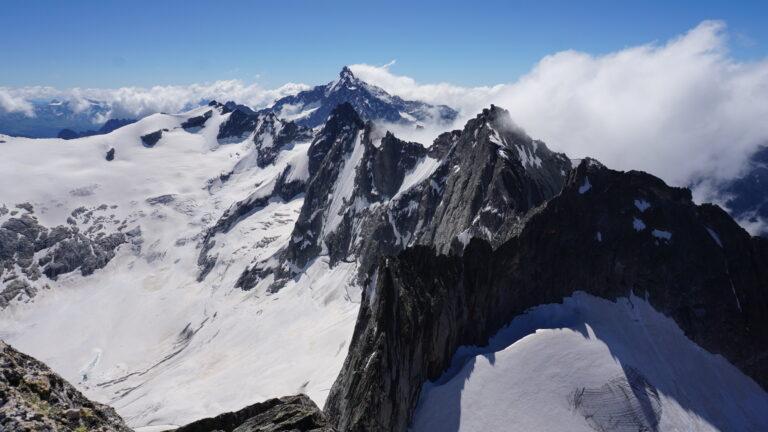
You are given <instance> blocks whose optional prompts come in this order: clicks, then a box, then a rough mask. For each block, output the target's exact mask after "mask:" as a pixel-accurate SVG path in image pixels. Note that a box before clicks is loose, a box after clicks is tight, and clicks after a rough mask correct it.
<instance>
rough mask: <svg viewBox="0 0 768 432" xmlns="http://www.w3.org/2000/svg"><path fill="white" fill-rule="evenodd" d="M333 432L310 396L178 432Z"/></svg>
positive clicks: (223, 416) (272, 402) (264, 405)
mask: <svg viewBox="0 0 768 432" xmlns="http://www.w3.org/2000/svg"><path fill="white" fill-rule="evenodd" d="M217 431H220V432H273V431H275V432H276V431H296V432H333V431H334V429H333V428H332V427H330V426H329V425H328V419H327V418H326V417H325V414H323V412H322V411H320V409H319V408H318V407H317V405H315V403H314V402H312V400H311V399H310V398H308V397H307V396H306V395H303V394H300V395H296V396H286V397H282V398H279V399H270V400H267V401H264V402H260V403H257V404H253V405H250V406H248V407H245V408H243V409H241V410H239V411H237V412H230V413H224V414H221V415H218V416H216V417H213V418H206V419H202V420H198V421H196V422H193V423H190V424H188V425H186V426H182V427H180V428H178V429H176V430H175V431H174V432H217Z"/></svg>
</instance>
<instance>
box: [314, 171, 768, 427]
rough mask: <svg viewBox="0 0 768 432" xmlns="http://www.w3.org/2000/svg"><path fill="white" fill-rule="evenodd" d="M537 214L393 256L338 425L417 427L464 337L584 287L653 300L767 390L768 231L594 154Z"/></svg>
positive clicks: (368, 300)
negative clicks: (496, 233)
mask: <svg viewBox="0 0 768 432" xmlns="http://www.w3.org/2000/svg"><path fill="white" fill-rule="evenodd" d="M525 219H526V220H525V221H523V224H522V229H521V232H520V234H519V235H518V236H515V237H513V238H512V239H510V240H509V241H507V242H506V243H504V244H502V245H501V246H499V247H498V248H496V249H494V248H492V247H491V245H489V244H488V243H486V242H485V241H480V240H477V239H475V240H472V241H471V242H470V243H469V245H468V247H467V248H466V249H465V250H464V253H463V254H462V255H453V256H445V255H439V254H437V253H436V251H435V250H434V248H431V247H413V248H409V249H406V250H405V251H403V252H402V253H400V254H398V255H397V256H396V257H387V258H384V259H383V260H382V264H381V265H380V266H379V268H378V271H377V273H375V274H374V277H373V278H372V279H371V281H370V284H369V289H368V290H366V293H365V295H364V297H363V301H362V304H361V308H360V313H359V316H358V321H357V325H356V328H355V332H354V335H353V339H352V343H351V346H350V351H349V355H348V357H347V359H346V360H345V364H344V367H343V368H342V371H341V373H340V374H339V378H338V379H337V381H336V383H335V384H334V386H333V388H332V389H331V393H330V394H329V397H328V400H327V402H326V406H325V411H326V414H328V416H329V418H330V419H331V422H332V424H333V425H334V426H335V427H336V428H337V429H339V430H343V431H405V430H406V429H407V427H408V425H409V422H410V420H411V418H412V415H413V410H414V408H415V407H416V404H417V402H418V400H419V394H420V390H421V387H422V384H423V383H424V382H426V381H427V380H430V381H433V380H435V379H437V378H438V377H439V376H440V375H441V374H442V373H443V371H445V370H446V368H448V366H449V365H450V361H451V358H452V356H453V354H454V353H455V352H456V350H457V348H458V347H459V346H461V345H477V346H483V345H485V344H487V343H488V338H489V336H491V335H493V334H494V333H496V332H497V331H498V330H499V329H500V328H501V327H502V326H504V325H505V324H506V323H508V322H510V321H511V320H512V319H513V318H514V317H515V316H517V315H520V314H522V313H524V312H525V311H526V310H527V309H528V308H531V307H533V306H536V305H540V304H547V303H558V302H560V301H562V299H563V298H564V297H567V296H570V295H572V294H573V293H574V292H576V291H584V292H587V293H589V294H592V295H595V296H599V297H603V298H607V299H616V298H619V297H629V296H630V295H632V294H634V295H636V296H640V297H643V298H645V299H646V300H647V301H648V302H649V303H650V304H651V305H652V306H653V307H654V308H655V309H656V310H657V311H659V312H661V313H663V314H665V315H666V316H668V317H670V318H672V319H673V320H674V321H675V322H676V323H677V325H678V326H679V327H680V328H681V329H682V330H683V331H684V332H685V334H686V336H687V337H688V338H689V339H691V340H692V341H694V342H695V343H697V344H698V345H699V346H701V347H703V348H704V349H706V350H708V351H710V352H713V353H717V354H721V355H722V356H723V357H725V358H726V359H727V360H728V361H730V362H731V363H732V364H733V365H735V366H736V367H738V368H739V369H741V371H743V372H744V373H746V374H747V375H749V376H751V377H752V378H753V379H754V380H755V381H756V382H757V383H758V384H760V385H761V386H762V387H763V388H764V389H765V388H768V319H767V318H766V314H765V311H766V310H768V289H766V288H767V287H768V240H766V239H763V238H759V237H750V236H749V235H748V234H747V233H746V232H745V231H744V230H743V229H742V228H741V227H739V226H738V225H737V224H736V223H735V222H734V221H733V220H732V219H731V218H730V217H729V216H728V215H727V214H726V213H725V212H724V211H722V210H721V209H720V208H718V207H716V206H713V205H700V206H698V205H695V204H694V203H693V202H692V200H691V195H690V191H688V190H687V189H678V188H672V187H668V186H667V185H665V184H664V183H663V182H662V181H661V180H659V179H657V178H655V177H653V176H651V175H648V174H645V173H640V172H628V173H622V172H616V171H612V170H609V169H607V168H605V167H603V166H602V165H600V164H598V163H596V162H594V161H590V160H587V161H584V162H583V163H582V164H581V165H580V166H579V167H578V168H577V169H575V170H574V171H572V172H571V174H570V175H569V178H568V180H567V182H566V185H565V187H564V188H563V191H562V192H561V193H560V194H559V195H557V196H555V197H554V198H552V199H551V200H549V201H548V202H546V203H545V204H544V205H543V206H541V207H539V208H538V209H535V210H534V211H532V212H531V214H529V215H528V216H526V218H525Z"/></svg>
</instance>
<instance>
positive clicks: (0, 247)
mask: <svg viewBox="0 0 768 432" xmlns="http://www.w3.org/2000/svg"><path fill="white" fill-rule="evenodd" d="M24 208H25V210H26V211H27V212H26V213H24V214H22V215H20V216H19V217H12V218H10V219H8V220H6V221H5V222H3V224H2V225H0V278H1V279H0V281H2V282H3V284H4V285H5V287H4V288H2V289H0V309H2V308H5V307H7V306H8V304H10V302H11V301H13V300H14V299H30V298H32V297H34V296H35V294H36V293H37V288H35V287H34V286H33V285H32V284H30V281H36V280H38V279H39V278H40V277H42V276H43V275H45V276H46V277H48V278H49V279H56V278H57V277H58V276H59V275H61V274H64V273H69V272H72V271H76V270H79V271H80V273H81V274H82V275H83V276H88V275H90V274H93V272H94V271H96V270H98V269H100V268H103V267H104V266H106V265H107V263H109V261H110V260H112V258H114V256H115V253H116V250H117V248H118V247H119V246H120V245H121V244H123V243H125V242H126V241H127V239H126V236H125V235H124V234H123V233H121V232H113V233H109V234H107V233H106V232H104V231H102V230H101V229H94V230H92V231H86V232H81V231H80V230H79V229H78V228H77V227H76V226H74V225H73V224H69V225H68V226H65V225H59V226H56V227H53V228H50V229H49V228H47V227H45V226H43V225H40V223H39V222H38V220H37V218H36V217H35V216H34V215H33V209H32V206H31V205H30V204H27V203H25V205H24ZM83 212H85V209H83ZM91 213H92V212H91ZM80 215H82V213H78V211H75V212H73V216H78V217H79V216H80ZM89 217H90V216H89ZM72 221H73V222H74V219H72ZM102 227H103V226H102ZM35 254H38V259H37V260H35ZM0 287H1V286H0Z"/></svg>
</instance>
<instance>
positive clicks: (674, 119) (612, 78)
mask: <svg viewBox="0 0 768 432" xmlns="http://www.w3.org/2000/svg"><path fill="white" fill-rule="evenodd" d="M391 66H392V63H390V64H389V65H386V66H384V67H376V66H371V65H365V64H359V65H354V66H352V67H351V68H352V70H353V71H354V73H355V74H356V75H358V76H359V77H360V78H362V79H363V80H366V81H368V82H370V83H372V84H375V85H378V86H380V87H382V88H384V89H385V90H387V91H390V92H393V93H395V94H398V95H399V96H401V97H404V98H406V99H411V98H412V99H419V100H424V101H427V102H430V103H443V104H447V105H451V106H453V107H455V108H457V109H459V110H460V112H461V114H462V119H461V121H465V120H466V119H467V118H468V117H471V116H474V115H475V114H476V113H477V112H479V110H480V109H481V108H483V107H485V106H488V105H489V104H491V103H493V104H496V105H499V106H501V107H504V108H506V109H508V110H509V111H510V113H511V115H512V118H513V119H514V121H515V122H516V123H517V124H519V125H520V126H521V127H523V128H524V129H525V130H526V131H527V132H528V133H529V134H530V135H532V136H533V137H535V138H539V139H542V140H544V141H545V142H547V143H548V145H549V146H550V147H551V148H553V149H555V150H557V151H562V152H565V153H567V154H568V155H569V156H571V157H584V156H592V157H595V158H597V159H599V160H601V161H602V162H604V163H605V164H606V165H608V166H610V167H612V168H615V169H622V170H629V169H639V170H644V171H648V172H651V173H653V174H655V175H658V176H660V177H662V178H663V179H665V180H666V181H667V182H669V183H672V184H675V185H689V184H691V183H694V182H697V181H698V180H700V179H701V178H704V177H706V178H711V179H715V180H718V179H727V178H732V177H734V176H736V175H738V174H740V173H741V171H742V170H743V169H744V167H745V166H746V159H747V158H748V157H749V155H750V154H752V153H753V152H754V150H755V149H756V147H757V146H758V145H760V144H768V120H766V119H768V59H764V60H762V61H759V62H753V63H744V62H738V61H735V60H734V59H732V58H731V57H730V56H729V53H728V50H727V34H726V32H725V25H724V24H723V23H722V22H718V21H707V22H703V23H701V24H700V25H699V26H697V27H696V28H694V29H692V30H690V31H689V32H687V33H686V34H684V35H682V36H680V37H677V38H675V39H672V40H670V41H668V42H666V43H664V44H656V43H653V44H647V45H642V46H637V47H631V48H627V49H623V50H621V51H618V52H614V53H610V54H607V55H600V56H594V55H590V54H587V53H583V52H576V51H563V52H559V53H556V54H553V55H550V56H547V57H544V58H543V59H542V60H541V61H540V62H539V63H538V64H537V65H536V66H535V67H534V68H533V70H532V71H530V72H529V73H528V74H526V75H525V76H523V77H522V78H520V79H518V80H517V81H514V82H511V83H509V84H501V85H496V86H491V87H475V88H465V87H458V86H454V85H451V84H448V83H439V84H420V83H417V82H416V81H414V80H413V79H411V78H409V77H404V76H397V75H395V74H393V73H392V72H391V71H390V69H391ZM454 126H458V125H454Z"/></svg>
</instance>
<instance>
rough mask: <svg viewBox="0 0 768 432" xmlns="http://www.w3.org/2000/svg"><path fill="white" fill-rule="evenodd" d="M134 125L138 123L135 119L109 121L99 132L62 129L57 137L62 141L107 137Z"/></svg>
mask: <svg viewBox="0 0 768 432" xmlns="http://www.w3.org/2000/svg"><path fill="white" fill-rule="evenodd" d="M133 123H136V120H135V119H109V120H107V121H106V122H105V123H104V124H103V125H102V126H101V127H100V128H99V129H97V130H86V131H82V132H75V131H74V130H72V129H62V130H61V132H59V134H58V135H57V136H58V138H62V139H75V138H83V137H89V136H94V135H105V134H108V133H110V132H112V131H114V130H117V129H120V128H121V127H123V126H127V125H129V124H133Z"/></svg>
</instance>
